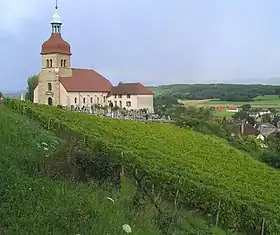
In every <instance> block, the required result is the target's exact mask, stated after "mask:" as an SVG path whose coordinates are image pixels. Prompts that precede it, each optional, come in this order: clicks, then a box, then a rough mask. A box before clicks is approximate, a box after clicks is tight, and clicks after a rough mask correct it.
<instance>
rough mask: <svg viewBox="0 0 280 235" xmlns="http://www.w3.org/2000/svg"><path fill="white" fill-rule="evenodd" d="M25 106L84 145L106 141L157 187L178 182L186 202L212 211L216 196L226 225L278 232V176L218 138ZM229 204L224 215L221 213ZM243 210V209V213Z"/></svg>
mask: <svg viewBox="0 0 280 235" xmlns="http://www.w3.org/2000/svg"><path fill="white" fill-rule="evenodd" d="M31 106H32V107H33V108H34V109H35V110H38V111H39V112H40V115H43V116H44V118H45V120H47V119H48V117H50V118H51V119H53V118H58V119H60V120H62V121H63V122H65V123H67V125H69V126H73V127H74V126H75V127H77V128H78V130H79V131H82V132H83V133H84V135H86V136H87V140H88V141H89V143H90V144H93V143H95V142H96V141H99V140H100V139H102V141H106V143H108V147H109V148H111V147H112V148H114V151H115V153H116V154H121V153H123V154H124V157H125V158H127V161H131V160H132V159H130V157H132V158H133V159H134V161H136V162H137V164H139V165H141V166H142V167H143V168H145V169H146V170H147V171H148V172H149V174H150V175H152V176H154V177H157V178H159V179H160V180H161V183H163V181H162V180H164V179H168V180H170V182H172V183H174V185H176V182H178V178H180V179H182V181H183V182H184V185H181V188H180V189H181V191H182V193H183V194H184V195H186V198H188V199H189V202H190V203H192V201H194V202H195V203H203V206H211V207H215V208H217V204H218V201H219V199H218V198H219V197H222V200H223V203H225V205H224V208H225V210H223V209H222V210H221V214H220V215H221V216H223V217H224V218H225V221H227V222H231V221H232V220H227V217H228V216H231V219H232V218H235V219H240V218H242V222H243V223H244V221H249V223H253V226H260V225H261V220H262V219H263V217H265V218H266V221H271V222H270V223H271V224H272V223H273V225H272V226H273V228H274V229H278V226H279V223H278V222H276V221H275V222H273V221H274V217H275V216H277V215H278V214H279V212H280V207H279V203H280V197H279V195H280V190H279V189H278V188H277V187H275V186H274V185H275V182H278V181H279V180H280V173H279V172H278V171H276V170H274V169H271V168H269V167H267V166H266V165H265V164H261V163H260V162H258V161H256V160H254V159H252V158H250V157H249V156H247V155H245V154H242V153H241V152H239V151H237V150H236V149H234V148H232V147H229V146H228V145H227V144H226V143H225V142H224V141H221V140H220V139H218V138H214V137H209V136H205V135H202V134H198V133H193V132H191V131H185V130H181V129H179V128H176V127H174V126H171V125H161V124H156V123H138V122H134V121H122V120H113V119H107V118H99V117H95V116H90V115H86V114H82V113H72V112H68V111H63V110H59V109H56V108H53V107H47V106H34V105H31ZM93 130H94V131H93ZM131 136H133V138H131ZM124 143H125V144H124ZM174 187H175V186H174ZM189 187H192V188H189ZM193 193H195V194H193ZM194 195H195V196H194ZM206 201H207V202H209V204H208V203H206ZM231 205H233V207H232V208H231V209H230V211H229V210H227V209H228V206H231ZM245 205H246V207H247V206H248V208H249V209H248V210H245V211H243V208H244V206H245ZM235 208H239V209H238V210H236V209H235ZM229 212H230V213H229ZM245 212H246V213H245ZM214 213H215V212H214ZM234 213H237V215H236V216H235V215H234ZM269 218H270V219H269ZM251 221H252V222H251ZM236 222H238V221H235V220H234V221H232V223H233V224H234V223H236ZM277 231H279V230H277Z"/></svg>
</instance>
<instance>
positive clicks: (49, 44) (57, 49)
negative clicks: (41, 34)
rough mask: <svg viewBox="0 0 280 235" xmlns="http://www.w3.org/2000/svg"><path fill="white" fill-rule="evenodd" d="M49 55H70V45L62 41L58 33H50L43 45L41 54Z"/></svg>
mask: <svg viewBox="0 0 280 235" xmlns="http://www.w3.org/2000/svg"><path fill="white" fill-rule="evenodd" d="M50 53H61V54H66V55H71V48H70V45H69V44H68V43H67V42H66V41H64V40H63V39H62V37H61V34H60V33H52V35H51V36H50V38H49V39H48V40H47V41H45V42H44V43H43V45H42V51H41V54H42V55H44V54H50Z"/></svg>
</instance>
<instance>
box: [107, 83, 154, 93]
mask: <svg viewBox="0 0 280 235" xmlns="http://www.w3.org/2000/svg"><path fill="white" fill-rule="evenodd" d="M126 94H129V95H153V94H154V93H153V92H152V91H151V90H150V89H148V88H147V87H145V86H143V85H142V84H141V83H119V84H118V85H117V86H114V87H112V90H111V92H110V95H126Z"/></svg>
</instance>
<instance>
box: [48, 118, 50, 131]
mask: <svg viewBox="0 0 280 235" xmlns="http://www.w3.org/2000/svg"><path fill="white" fill-rule="evenodd" d="M50 126H51V118H49V120H48V130H49V129H50Z"/></svg>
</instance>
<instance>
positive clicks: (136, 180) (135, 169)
mask: <svg viewBox="0 0 280 235" xmlns="http://www.w3.org/2000/svg"><path fill="white" fill-rule="evenodd" d="M135 175H136V176H137V168H136V169H135ZM135 182H136V186H137V185H138V182H137V179H136V181H135Z"/></svg>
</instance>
